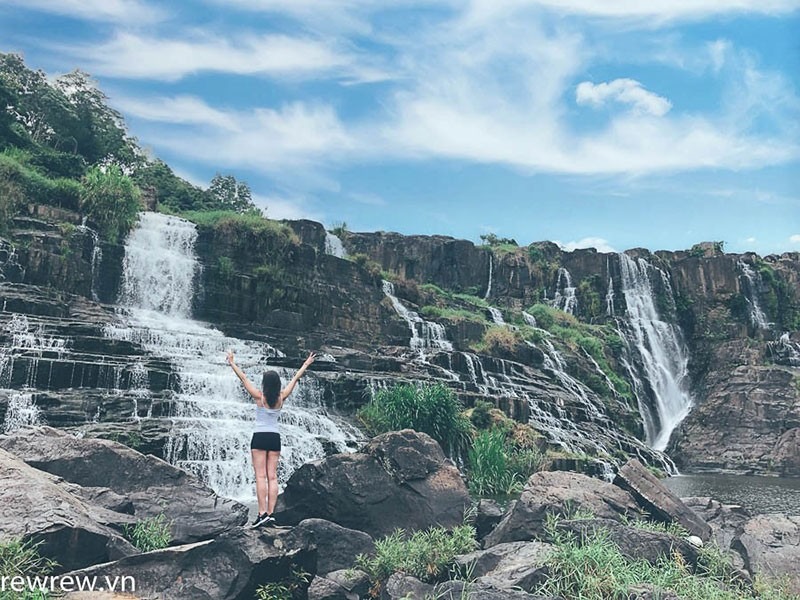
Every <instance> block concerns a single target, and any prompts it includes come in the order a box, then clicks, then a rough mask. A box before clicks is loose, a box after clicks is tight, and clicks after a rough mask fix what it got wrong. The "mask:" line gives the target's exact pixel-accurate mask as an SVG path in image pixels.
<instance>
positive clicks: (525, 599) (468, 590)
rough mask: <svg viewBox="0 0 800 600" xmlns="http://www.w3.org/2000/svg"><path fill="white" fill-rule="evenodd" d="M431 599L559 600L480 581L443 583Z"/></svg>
mask: <svg viewBox="0 0 800 600" xmlns="http://www.w3.org/2000/svg"><path fill="white" fill-rule="evenodd" d="M433 597H434V598H436V599H437V600H462V599H463V598H469V599H470V600H561V599H559V598H554V597H552V596H538V595H537V596H534V595H533V594H529V593H528V592H523V591H522V590H509V589H501V588H496V587H493V586H491V585H488V584H486V583H483V582H480V581H471V582H465V581H445V582H444V583H441V584H439V585H437V586H436V588H435V590H434V596H433ZM415 598H416V596H415Z"/></svg>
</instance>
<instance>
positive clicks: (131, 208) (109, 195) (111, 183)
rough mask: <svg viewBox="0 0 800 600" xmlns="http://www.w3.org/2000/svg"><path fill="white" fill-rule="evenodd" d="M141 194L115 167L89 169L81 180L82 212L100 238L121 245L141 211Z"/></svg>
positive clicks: (120, 170) (128, 178) (131, 181)
mask: <svg viewBox="0 0 800 600" xmlns="http://www.w3.org/2000/svg"><path fill="white" fill-rule="evenodd" d="M140 199H141V192H140V191H139V188H138V187H136V185H135V184H134V183H133V180H131V178H130V177H128V176H127V175H124V174H123V173H122V169H120V168H119V167H118V166H117V165H109V166H107V167H105V168H102V167H92V168H91V169H89V171H88V172H87V173H86V176H85V177H84V178H83V193H82V194H81V210H82V212H83V213H84V214H85V215H86V216H87V217H88V219H89V222H90V223H93V224H94V225H95V226H96V227H97V231H98V233H99V234H100V236H101V237H103V238H104V239H107V240H109V241H111V242H118V241H121V240H122V239H123V238H124V237H125V236H126V235H127V234H128V231H130V229H131V227H133V225H134V223H135V222H136V217H137V215H138V214H139V211H140V210H141V204H140Z"/></svg>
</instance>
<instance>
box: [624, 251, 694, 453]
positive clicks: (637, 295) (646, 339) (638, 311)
mask: <svg viewBox="0 0 800 600" xmlns="http://www.w3.org/2000/svg"><path fill="white" fill-rule="evenodd" d="M619 261H620V272H621V275H622V291H623V294H624V297H625V306H626V319H625V321H624V322H622V323H621V334H622V336H623V338H624V339H625V341H626V343H627V345H628V350H629V353H630V354H632V355H635V356H636V357H638V360H637V359H636V358H631V359H630V360H627V361H625V364H626V367H627V369H628V372H629V374H630V377H631V380H632V383H633V388H634V393H635V395H636V398H637V400H638V402H639V409H640V411H641V412H642V417H643V419H644V422H645V430H646V434H647V442H648V444H649V445H650V446H651V447H652V448H655V449H656V450H664V449H665V448H666V446H667V443H668V442H669V436H670V434H671V433H672V431H673V430H674V429H675V427H676V426H677V425H678V424H679V423H680V422H681V421H682V420H683V419H684V418H685V417H686V415H687V414H688V413H689V410H690V408H691V406H692V397H691V396H690V394H689V392H688V390H687V375H688V369H687V365H688V354H687V351H686V349H685V348H684V345H683V343H682V341H681V336H680V331H679V330H678V329H677V327H676V326H674V325H672V324H670V323H667V322H666V321H663V320H662V319H661V318H660V317H659V314H658V311H657V310H656V305H655V301H654V299H653V289H652V286H651V283H650V277H649V273H650V271H656V272H657V273H658V275H659V276H660V277H661V278H662V281H666V282H667V283H668V282H669V280H668V278H667V277H666V274H665V273H664V272H663V271H661V270H660V269H657V268H656V267H653V266H651V265H650V264H648V262H647V261H645V260H644V259H643V258H639V259H638V260H635V259H633V258H631V257H630V256H628V255H627V254H624V253H623V254H620V255H619ZM666 289H667V290H668V291H669V292H671V288H669V287H667V288H666ZM671 298H672V296H671V294H670V299H671ZM648 388H649V391H650V393H648Z"/></svg>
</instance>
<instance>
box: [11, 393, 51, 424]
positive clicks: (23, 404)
mask: <svg viewBox="0 0 800 600" xmlns="http://www.w3.org/2000/svg"><path fill="white" fill-rule="evenodd" d="M41 424H42V411H41V410H39V407H38V406H36V404H35V403H34V401H33V394H32V393H27V392H17V391H10V393H9V394H8V408H7V409H6V418H5V421H4V422H3V432H4V433H11V432H13V431H16V430H17V429H20V428H21V427H30V426H35V425H41Z"/></svg>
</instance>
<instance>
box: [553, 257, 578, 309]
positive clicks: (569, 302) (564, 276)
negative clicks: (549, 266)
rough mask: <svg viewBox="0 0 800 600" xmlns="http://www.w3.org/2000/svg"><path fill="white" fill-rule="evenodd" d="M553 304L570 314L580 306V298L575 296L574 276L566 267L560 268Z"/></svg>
mask: <svg viewBox="0 0 800 600" xmlns="http://www.w3.org/2000/svg"><path fill="white" fill-rule="evenodd" d="M552 305H553V307H555V308H559V309H561V310H563V311H564V312H565V313H569V314H574V313H575V309H576V308H578V298H577V297H576V296H575V288H574V287H573V286H572V276H571V275H570V274H569V271H567V270H566V269H565V268H564V267H559V268H558V279H557V280H556V289H555V295H554V296H553V300H552Z"/></svg>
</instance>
